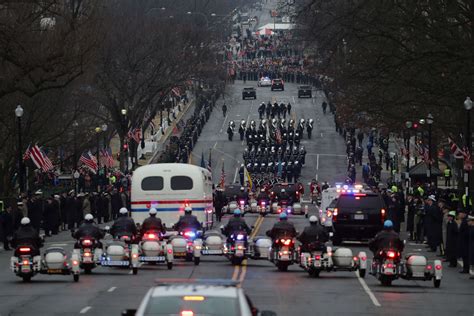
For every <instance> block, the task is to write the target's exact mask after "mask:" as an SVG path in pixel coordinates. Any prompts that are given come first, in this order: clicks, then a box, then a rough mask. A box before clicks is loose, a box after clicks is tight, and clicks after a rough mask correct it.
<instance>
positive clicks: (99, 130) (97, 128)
mask: <svg viewBox="0 0 474 316" xmlns="http://www.w3.org/2000/svg"><path fill="white" fill-rule="evenodd" d="M100 132H102V128H100V127H99V126H97V127H96V128H95V135H96V136H97V150H96V151H95V157H96V159H97V172H98V171H99V169H100V159H99V150H100Z"/></svg>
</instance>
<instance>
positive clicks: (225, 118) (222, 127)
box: [219, 114, 229, 133]
mask: <svg viewBox="0 0 474 316" xmlns="http://www.w3.org/2000/svg"><path fill="white" fill-rule="evenodd" d="M228 116H229V114H226V116H225V117H224V122H222V126H221V130H220V131H219V133H222V131H223V130H224V125H225V121H227V117H228Z"/></svg>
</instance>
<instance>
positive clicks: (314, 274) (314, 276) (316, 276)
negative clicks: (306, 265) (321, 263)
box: [309, 269, 321, 278]
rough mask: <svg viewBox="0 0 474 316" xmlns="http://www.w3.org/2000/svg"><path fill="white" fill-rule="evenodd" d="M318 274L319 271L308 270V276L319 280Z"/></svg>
mask: <svg viewBox="0 0 474 316" xmlns="http://www.w3.org/2000/svg"><path fill="white" fill-rule="evenodd" d="M319 273H321V270H314V269H313V270H309V275H310V276H311V277H313V278H319Z"/></svg>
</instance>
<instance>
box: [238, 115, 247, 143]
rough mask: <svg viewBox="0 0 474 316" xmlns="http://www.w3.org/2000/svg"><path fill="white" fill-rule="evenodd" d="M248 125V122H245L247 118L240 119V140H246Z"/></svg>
mask: <svg viewBox="0 0 474 316" xmlns="http://www.w3.org/2000/svg"><path fill="white" fill-rule="evenodd" d="M246 126H247V123H246V122H245V120H242V121H240V126H239V134H240V140H241V141H243V140H244V136H245V130H246V128H247V127H246Z"/></svg>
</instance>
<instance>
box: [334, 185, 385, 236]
mask: <svg viewBox="0 0 474 316" xmlns="http://www.w3.org/2000/svg"><path fill="white" fill-rule="evenodd" d="M385 217H386V214H385V202H384V200H383V198H382V197H381V196H380V194H378V193H373V192H365V193H353V194H345V193H343V194H341V195H340V196H339V198H338V200H337V203H336V205H335V208H334V210H333V218H332V221H333V226H334V231H335V234H334V237H333V243H334V245H338V244H340V243H341V242H342V241H344V240H369V239H371V238H373V237H375V235H376V234H377V233H378V232H379V231H381V230H382V228H383V222H384V220H385Z"/></svg>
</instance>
